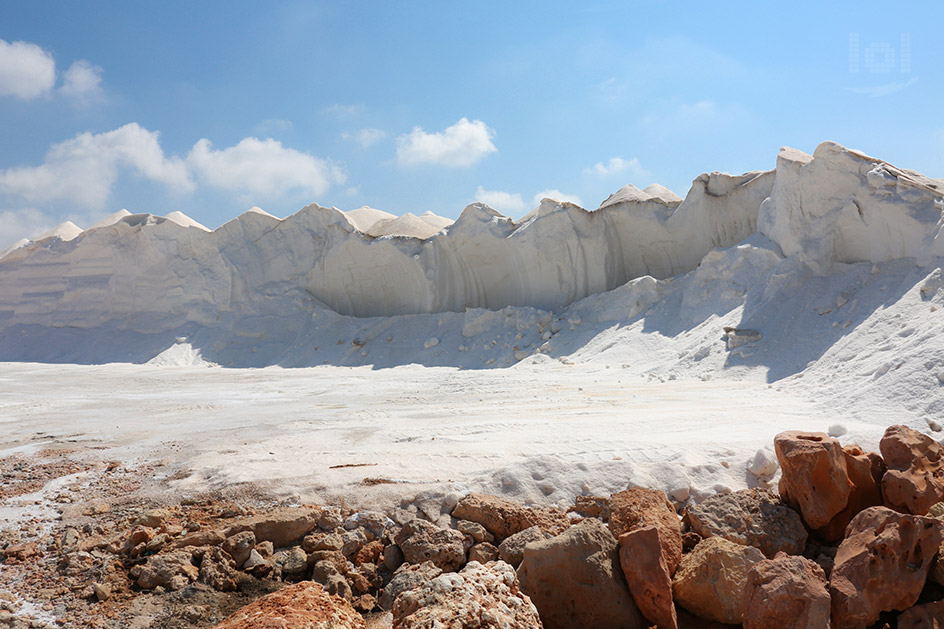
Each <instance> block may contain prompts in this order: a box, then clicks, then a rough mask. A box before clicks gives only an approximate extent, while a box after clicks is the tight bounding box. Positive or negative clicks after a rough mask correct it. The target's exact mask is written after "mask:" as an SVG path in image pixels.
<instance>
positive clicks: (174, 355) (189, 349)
mask: <svg viewBox="0 0 944 629" xmlns="http://www.w3.org/2000/svg"><path fill="white" fill-rule="evenodd" d="M145 364H146V365H151V366H154V367H215V366H216V365H215V364H214V363H211V362H209V361H206V360H204V359H203V356H202V355H201V353H200V350H199V349H196V348H194V347H193V345H191V344H190V343H186V342H179V339H178V342H176V343H174V344H173V345H171V346H170V347H168V348H167V349H165V350H164V351H163V352H161V353H160V354H158V355H157V356H155V357H154V358H152V359H151V360H149V361H147V362H146V363H145Z"/></svg>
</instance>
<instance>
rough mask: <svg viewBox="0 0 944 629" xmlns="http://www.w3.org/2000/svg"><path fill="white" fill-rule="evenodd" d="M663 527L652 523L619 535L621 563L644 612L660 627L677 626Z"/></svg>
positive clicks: (634, 598)
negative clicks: (662, 538)
mask: <svg viewBox="0 0 944 629" xmlns="http://www.w3.org/2000/svg"><path fill="white" fill-rule="evenodd" d="M663 530H664V529H661V528H659V527H658V526H656V525H654V524H649V525H646V526H643V527H640V528H635V529H633V530H631V531H629V532H628V533H623V534H622V535H620V537H619V557H620V566H621V567H622V569H623V575H624V576H625V577H626V582H627V583H628V584H629V591H630V593H631V594H632V595H633V600H634V601H635V602H636V606H637V607H638V608H639V611H640V612H642V615H643V616H645V617H646V619H647V620H648V621H649V622H651V623H653V624H655V625H658V627H659V629H676V628H677V627H678V619H677V618H676V615H675V605H674V604H673V603H672V574H671V572H670V571H669V565H668V562H667V561H666V557H665V553H664V552H662V547H663V544H662V541H661V540H660V539H659V536H660V535H664V533H663Z"/></svg>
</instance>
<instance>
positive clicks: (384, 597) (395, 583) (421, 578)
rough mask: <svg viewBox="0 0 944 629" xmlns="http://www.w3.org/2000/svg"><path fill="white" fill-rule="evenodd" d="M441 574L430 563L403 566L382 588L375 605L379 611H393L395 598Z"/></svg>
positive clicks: (439, 570) (440, 571)
mask: <svg viewBox="0 0 944 629" xmlns="http://www.w3.org/2000/svg"><path fill="white" fill-rule="evenodd" d="M442 573H443V571H442V569H440V568H437V567H436V566H434V565H433V563H432V562H431V561H427V562H425V563H421V564H403V566H401V568H400V569H399V570H397V572H396V574H394V575H393V578H392V579H390V583H388V584H387V586H386V587H385V588H384V590H383V592H382V593H381V594H380V597H379V598H378V599H377V603H378V604H379V605H380V607H381V609H386V610H390V609H393V602H394V601H395V600H396V599H397V597H398V596H399V595H400V594H402V593H403V592H406V591H407V590H412V589H415V588H418V587H421V586H423V585H424V584H426V583H429V582H430V581H432V580H433V579H435V578H436V577H438V576H439V575H441V574H442Z"/></svg>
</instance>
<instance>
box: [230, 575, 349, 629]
mask: <svg viewBox="0 0 944 629" xmlns="http://www.w3.org/2000/svg"><path fill="white" fill-rule="evenodd" d="M261 627H265V628H266V629H366V627H367V623H365V622H364V619H363V618H362V617H361V615H360V614H358V613H357V611H356V610H355V609H354V608H353V607H351V605H350V603H348V602H347V601H345V600H344V599H343V598H341V597H339V596H334V595H331V594H328V593H327V592H326V591H325V590H324V588H323V587H322V586H321V585H320V584H318V583H314V582H312V581H302V582H301V583H296V584H295V585H289V586H286V587H284V588H282V589H281V590H279V591H277V592H273V593H271V594H267V595H266V596H263V597H262V598H260V599H257V600H255V601H253V602H252V603H250V604H248V605H246V606H245V607H242V608H240V609H239V610H237V611H236V612H235V613H233V614H232V615H231V616H229V617H228V618H226V619H225V620H224V621H223V622H221V623H220V624H218V625H216V626H215V627H214V628H213V629H258V628H261Z"/></svg>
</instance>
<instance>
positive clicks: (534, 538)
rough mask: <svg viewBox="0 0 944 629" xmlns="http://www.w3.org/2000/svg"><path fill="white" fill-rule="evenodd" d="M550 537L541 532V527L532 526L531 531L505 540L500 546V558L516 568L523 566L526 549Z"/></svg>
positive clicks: (516, 534)
mask: <svg viewBox="0 0 944 629" xmlns="http://www.w3.org/2000/svg"><path fill="white" fill-rule="evenodd" d="M547 537H548V535H547V534H546V533H545V532H544V531H542V530H541V527H539V526H532V527H531V528H529V529H525V530H523V531H518V532H517V533H515V534H514V535H511V536H509V537H507V538H505V541H503V542H502V543H501V544H499V545H498V556H499V557H501V559H502V561H504V562H506V563H509V564H511V565H512V566H513V567H514V568H517V567H518V566H519V565H521V560H522V559H524V547H525V546H527V545H528V544H530V543H531V542H540V541H542V540H544V539H547Z"/></svg>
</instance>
